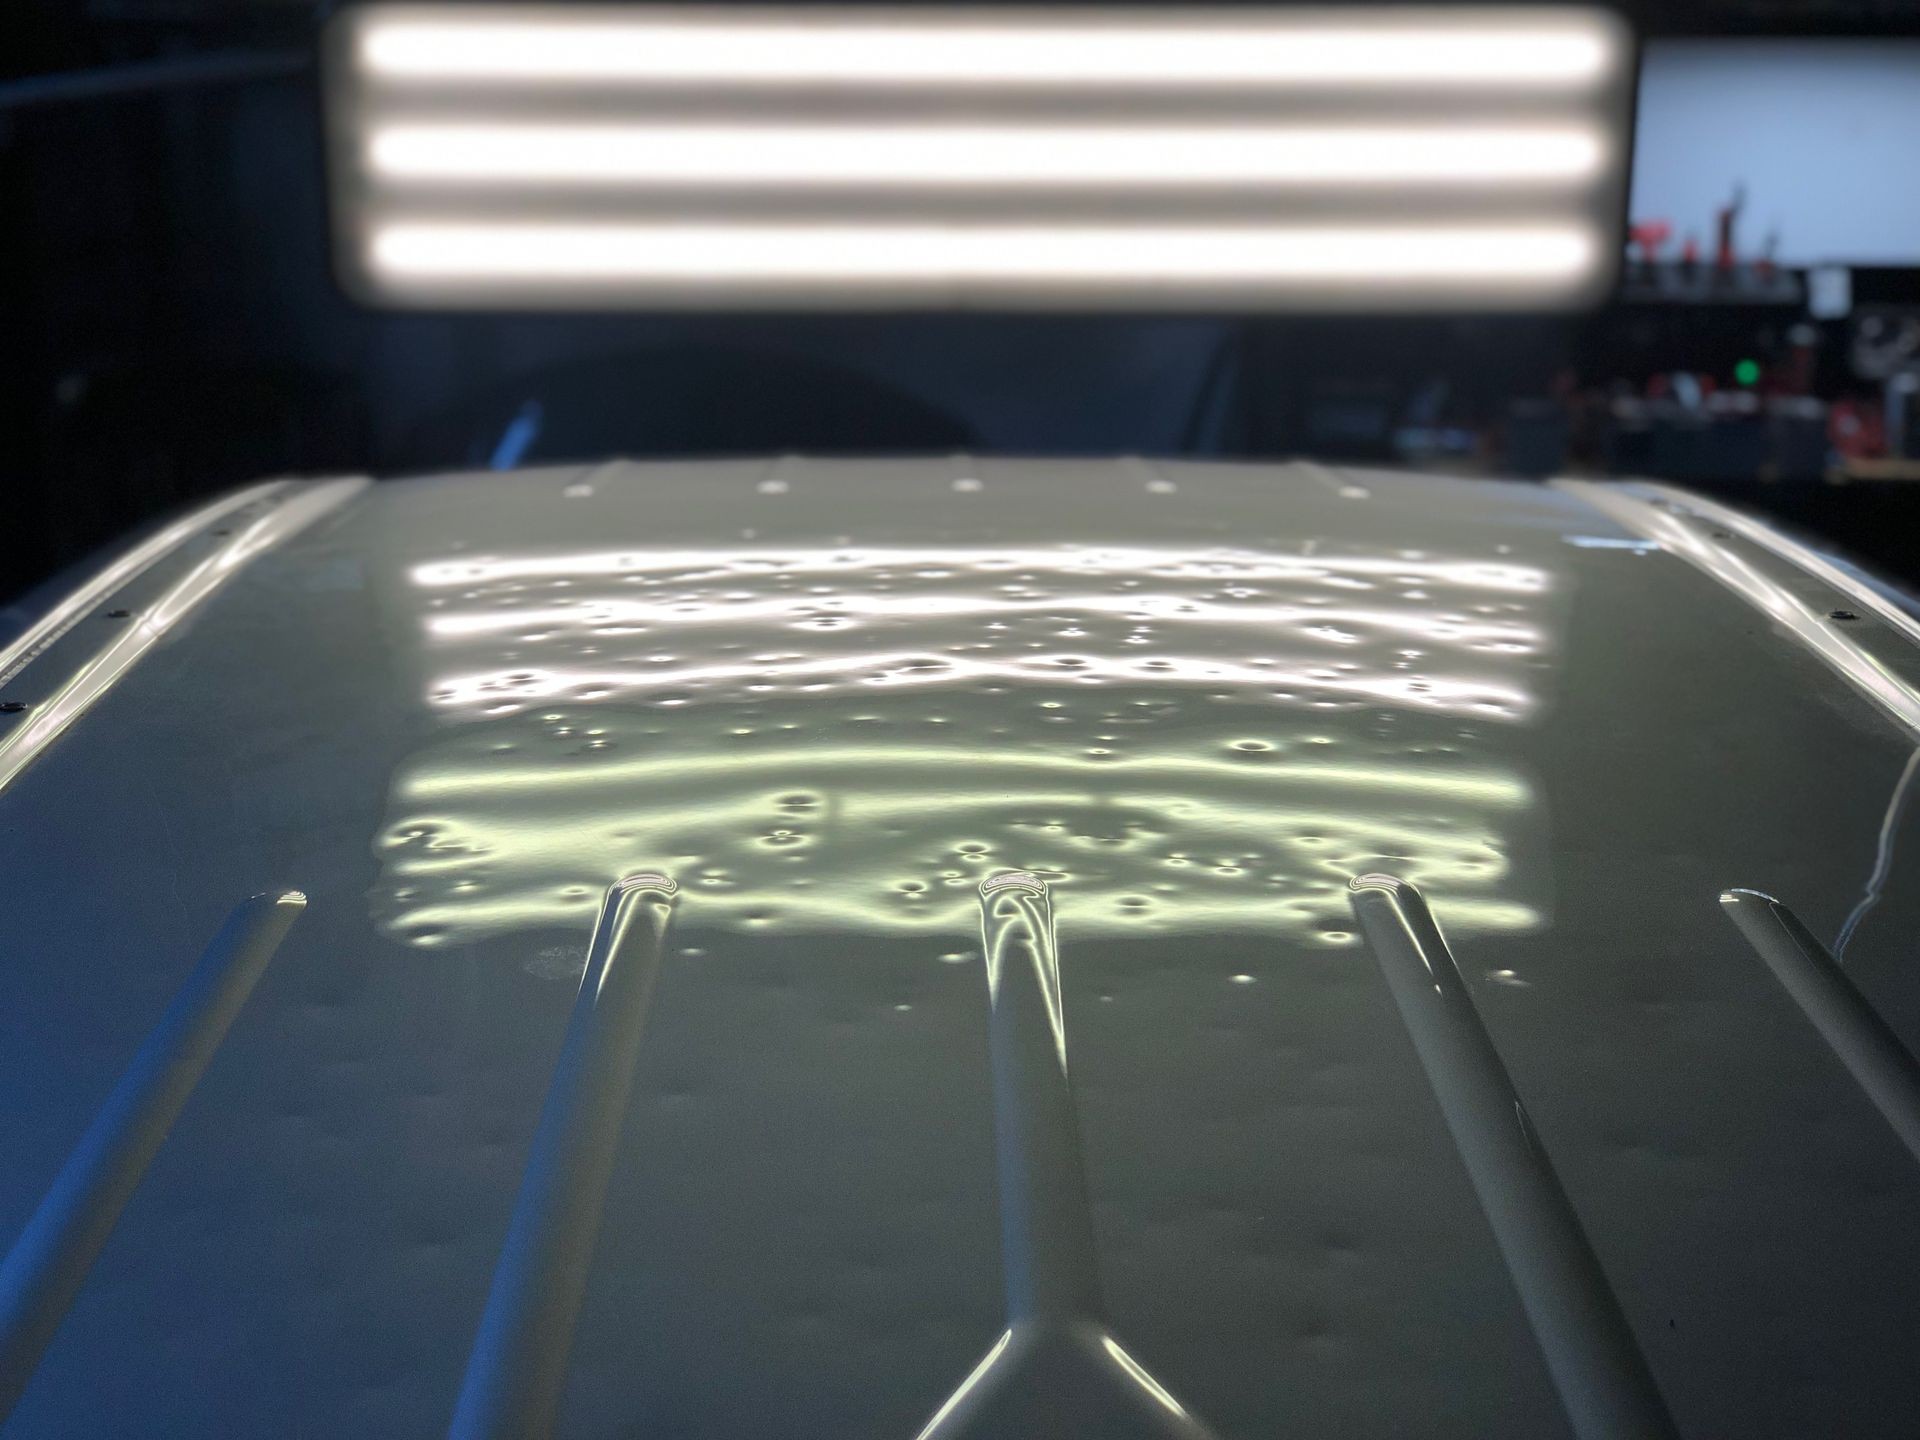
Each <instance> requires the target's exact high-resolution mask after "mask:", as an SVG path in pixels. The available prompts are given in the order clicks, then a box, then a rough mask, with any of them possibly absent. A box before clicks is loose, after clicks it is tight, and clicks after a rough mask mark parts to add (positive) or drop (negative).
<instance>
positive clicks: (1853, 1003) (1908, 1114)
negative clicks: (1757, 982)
mask: <svg viewBox="0 0 1920 1440" xmlns="http://www.w3.org/2000/svg"><path fill="white" fill-rule="evenodd" d="M1720 907H1721V909H1722V910H1723V911H1724V912H1725V913H1726V917H1727V918H1728V919H1729V920H1731V921H1732V922H1733V923H1734V925H1735V926H1736V927H1737V928H1738V929H1739V931H1740V933H1741V934H1742V935H1744V936H1745V937H1746V940H1747V943H1748V944H1749V945H1751V946H1752V947H1753V953H1754V954H1756V955H1758V956H1759V957H1760V958H1761V960H1763V961H1765V962H1766V966H1767V968H1768V969H1769V970H1771V971H1772V972H1773V974H1774V978H1775V979H1777V980H1779V982H1780V983H1781V984H1782V985H1783V986H1785V987H1786V991H1787V994H1789V995H1791V996H1792V997H1793V1002H1794V1004H1796V1005H1798V1006H1799V1007H1800V1012H1801V1014H1803V1015H1805V1016H1806V1017H1807V1019H1809V1020H1811V1021H1812V1022H1813V1028H1814V1029H1816V1030H1818V1031H1819V1032H1820V1035H1821V1038H1822V1039H1824V1040H1825V1041H1826V1042H1827V1044H1828V1045H1830V1046H1832V1047H1833V1053H1834V1054H1835V1055H1837V1056H1838V1057H1839V1058H1840V1063H1841V1064H1843V1065H1845V1066H1846V1067H1847V1069H1848V1071H1849V1072H1851V1073H1852V1075H1853V1078H1854V1079H1855V1080H1857V1081H1859V1083H1860V1088H1861V1089H1862V1090H1864V1091H1866V1092H1867V1098H1868V1099H1869V1100H1871V1101H1873V1103H1874V1106H1875V1108H1876V1109H1878V1110H1879V1112H1880V1113H1881V1114H1882V1115H1883V1116H1885V1117H1886V1121H1887V1124H1889V1125H1891V1126H1892V1127H1893V1129H1894V1133H1895V1134H1897V1135H1899V1137H1900V1139H1901V1141H1902V1142H1903V1143H1904V1144H1905V1145H1906V1147H1907V1149H1908V1150H1910V1151H1911V1152H1912V1153H1913V1156H1914V1158H1915V1159H1916V1160H1920V1061H1916V1060H1915V1059H1914V1057H1913V1052H1912V1051H1910V1050H1908V1049H1907V1047H1906V1046H1904V1045H1902V1044H1901V1043H1900V1037H1899V1036H1897V1035H1895V1034H1894V1033H1893V1030H1892V1029H1891V1028H1890V1027H1889V1026H1888V1024H1887V1022H1886V1021H1885V1020H1883V1019H1881V1018H1880V1015H1879V1012H1878V1011H1876V1010H1875V1009H1874V1008H1873V1006H1871V1005H1870V1004H1868V1003H1867V998H1866V996H1864V995H1862V994H1861V993H1860V990H1859V987H1857V986H1856V985H1855V984H1854V983H1853V981H1852V980H1850V979H1848V978H1847V972H1846V971H1845V970H1843V969H1841V968H1840V962H1839V961H1838V960H1836V959H1834V958H1833V956H1832V955H1831V954H1829V953H1828V951H1827V947H1826V946H1824V945H1822V944H1821V943H1820V942H1819V941H1818V940H1816V939H1814V937H1813V935H1812V933H1811V932H1810V931H1809V930H1808V929H1807V927H1806V926H1805V925H1803V924H1801V923H1800V917H1799V916H1797V915H1795V914H1794V913H1793V911H1791V910H1789V909H1788V908H1787V907H1786V906H1785V905H1782V904H1781V903H1780V902H1779V901H1778V900H1776V899H1774V898H1773V897H1772V896H1771V895H1763V894H1762V893H1761V892H1760V891H1758V890H1725V891H1722V892H1721V895H1720Z"/></svg>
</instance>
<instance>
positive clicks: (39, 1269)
mask: <svg viewBox="0 0 1920 1440" xmlns="http://www.w3.org/2000/svg"><path fill="white" fill-rule="evenodd" d="M306 903H307V898H306V896H304V895H302V894H300V893H299V892H298V891H297V890H290V891H288V892H287V893H286V894H284V895H256V896H254V897H253V898H252V899H251V900H248V901H247V902H246V903H245V904H243V905H241V906H240V908H239V909H237V910H235V911H234V912H233V915H232V917H231V918H230V919H229V920H228V921H227V923H226V925H225V927H224V928H223V929H222V930H221V931H220V933H219V934H218V935H217V936H215V937H214V941H213V943H212V945H210V946H209V947H208V948H207V952H206V954H204V955H203V956H201V957H200V963H199V965H197V966H196V967H195V968H194V972H193V974H192V975H191V976H189V977H188V979H187V983H186V985H185V986H184V987H183V988H182V989H181V991H180V994H179V995H178V996H176V997H175V999H174V1002H173V1004H172V1005H170V1006H168V1007H167V1013H166V1014H165V1015H163V1016H161V1018H160V1023H159V1025H157V1026H155V1027H154V1031H153V1033H152V1034H151V1035H149V1036H148V1037H147V1041H146V1043H145V1044H144V1045H142V1046H141V1047H140V1050H139V1053H138V1054H136V1055H135V1056H134V1057H133V1063H132V1064H131V1065H129V1066H128V1067H127V1073H126V1074H125V1075H123V1076H122V1077H121V1078H120V1083H119V1084H118V1085H116V1086H115V1087H114V1089H113V1093H112V1094H111V1095H109V1096H108V1097H107V1103H106V1104H105V1105H104V1106H103V1107H102V1108H101V1110H100V1113H99V1115H97V1116H96V1117H95V1118H94V1122H93V1124H92V1125H90V1126H88V1127H87V1133H86V1134H85V1135H83V1136H82V1137H81V1139H80V1144H79V1145H78V1146H77V1147H76V1148H75V1150H74V1152H73V1155H72V1156H71V1158H69V1159H68V1161H67V1163H66V1166H65V1168H64V1169H62V1170H61V1172H60V1175H59V1178H58V1179H56V1180H55V1181H54V1183H53V1188H52V1190H50V1191H49V1192H48V1193H47V1198H46V1199H45V1200H43V1201H42V1202H41V1204H40V1208H39V1209H38V1210H36V1211H34V1213H33V1218H32V1219H31V1220H29V1221H28V1222H27V1227H26V1229H25V1230H24V1231H23V1232H22V1233H21V1235H20V1237H19V1238H18V1239H17V1240H15V1241H14V1243H13V1247H12V1248H11V1249H10V1250H9V1251H8V1252H7V1256H6V1259H5V1261H3V1262H0V1424H4V1423H5V1420H6V1417H7V1414H8V1412H9V1411H11V1410H12V1408H13V1405H14V1402H15V1401H17V1400H18V1399H19V1398H20V1393H21V1391H23V1390H25V1389H26V1386H27V1382H28V1381H29V1380H30V1379H32V1377H33V1367H34V1365H35V1364H36V1363H38V1361H39V1359H40V1353H41V1351H43V1350H44V1349H45V1348H46V1346H47V1342H48V1341H49V1340H51V1339H52V1338H53V1335H54V1332H55V1331H56V1330H58V1329H59V1326H60V1319H61V1317H62V1316H63V1315H64V1314H65V1313H66V1309H67V1306H68V1305H70V1304H72V1303H73V1297H74V1296H75V1295H76V1294H78V1293H79V1291H80V1287H81V1285H83V1284H84V1283H85V1282H86V1278H87V1271H88V1270H89V1269H90V1268H91V1267H92V1265H93V1262H94V1259H95V1257H96V1256H98V1255H99V1253H100V1247H101V1246H103V1245H105V1244H106V1242H107V1237H108V1236H109V1235H110V1234H112V1233H113V1226H114V1222H115V1221H116V1220H118V1219H119V1218H120V1212H121V1210H123V1209H124V1208H125V1207H126V1203H127V1201H128V1200H129V1199H131V1198H132V1196H133V1192H134V1191H135V1190H136V1189H137V1188H139V1185H140V1179H141V1177H142V1176H143V1175H144V1174H145V1173H146V1169H147V1165H148V1164H149V1163H150V1162H151V1161H152V1159H153V1157H154V1155H155V1153H156V1152H157V1151H158V1150H159V1149H160V1146H161V1145H162V1144H163V1143H164V1142H165V1140H166V1138H167V1132H168V1130H170V1129H172V1128H173V1122H174V1121H175V1120H176V1119H178V1118H179V1115H180V1111H181V1109H182V1108H183V1107H184V1106H185V1105H186V1103H187V1101H188V1099H189V1098H190V1097H191V1096H192V1094H193V1087H194V1086H195V1084H197V1083H198V1082H199V1079H200V1076H201V1074H202V1073H203V1072H204V1071H205V1070H206V1068H207V1065H208V1064H209V1062H211V1061H212V1059H213V1055H214V1051H216V1050H217V1049H219V1047H220V1042H221V1040H223V1039H224V1038H225V1037H226V1033H227V1029H228V1027H229V1026H231V1025H232V1024H233V1021H234V1017H236V1016H237V1015H238V1014H239V1013H240V1007H241V1006H242V1005H245V1004H246V1003H247V996H249V995H250V994H252V993H253V987H254V985H255V983H257V982H258V980H259V979H260V975H261V972H262V971H264V970H265V969H266V968H267V962H268V961H270V960H271V959H273V955H274V952H275V951H276V950H278V949H279V948H280V942H281V941H282V940H284V939H286V936H287V931H288V930H290V929H291V928H292V927H293V922H294V921H295V920H297V919H298V918H299V916H300V912H301V910H303V909H305V908H306Z"/></svg>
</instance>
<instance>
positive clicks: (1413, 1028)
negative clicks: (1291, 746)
mask: <svg viewBox="0 0 1920 1440" xmlns="http://www.w3.org/2000/svg"><path fill="white" fill-rule="evenodd" d="M1351 888H1352V892H1353V893H1352V896H1351V899H1352V903H1353V912H1354V916H1355V918H1356V919H1357V920H1358V921H1359V923H1360V928H1361V929H1362V930H1363V931H1364V932H1365V934H1366V937H1367V941H1368V943H1369V944H1370V945H1371V946H1372V948H1373V953H1374V956H1375V958H1377V959H1378V960H1379V962H1380V969H1381V971H1382V972H1383V973H1384V974H1385V976H1386V980H1387V988H1388V989H1389V990H1390V991H1392V993H1393V999H1394V1003H1395V1004H1396V1005H1397V1006H1398V1007H1399V1009H1400V1018H1401V1019H1402V1021H1404V1022H1405V1024H1406V1027H1407V1033H1408V1035H1409V1036H1410V1037H1411V1038H1412V1040H1413V1046H1414V1049H1415V1050H1416V1051H1417V1052H1418V1054H1419V1056H1420V1064H1421V1066H1422V1067H1423V1068H1424V1069H1425V1070H1426V1072H1427V1081H1428V1083H1429V1084H1430V1085H1431V1086H1432V1087H1433V1093H1434V1096H1435V1098H1436V1099H1437V1100H1438V1101H1439V1102H1440V1110H1441V1113H1442V1114H1443V1115H1444V1116H1445V1117H1446V1121H1447V1128H1448V1130H1449V1131H1451V1132H1452V1135H1453V1141H1454V1144H1455V1146H1456V1147H1457V1148H1458V1150H1459V1152H1460V1158H1461V1159H1462V1160H1463V1161H1464V1162H1465V1163H1466V1167H1467V1175H1468V1178H1469V1179H1471V1180H1472V1182H1473V1188H1474V1191H1475V1193H1476V1194H1478V1195H1479V1197H1480V1206H1481V1209H1482V1210H1484V1211H1485V1212H1486V1216H1487V1221H1488V1223H1489V1224H1490V1225H1491V1226H1492V1228H1493V1237H1494V1240H1495V1241H1496V1242H1497V1243H1498V1244H1499V1246H1500V1253H1501V1255H1502V1256H1503V1257H1504V1258H1505V1260H1506V1262H1507V1270H1508V1273H1509V1274H1510V1275H1511V1276H1512V1277H1513V1284H1514V1289H1516V1290H1517V1291H1518V1292H1519V1294H1520V1303H1521V1305H1522V1306H1523V1307H1524V1308H1525V1310H1526V1312H1527V1319H1528V1320H1529V1321H1530V1322H1531V1324H1532V1326H1533V1333H1534V1335H1535V1337H1536V1338H1537V1339H1538V1341H1539V1343H1540V1349H1541V1351H1542V1352H1543V1353H1544V1355H1545V1357H1546V1362H1547V1371H1548V1373H1549V1374H1550V1375H1551V1376H1552V1377H1553V1383H1554V1387H1555V1389H1557V1390H1558V1391H1559V1394H1560V1401H1561V1404H1562V1405H1563V1406H1564V1407H1565V1409H1566V1412H1567V1418H1568V1420H1570V1421H1571V1422H1572V1424H1573V1429H1574V1433H1575V1434H1576V1435H1578V1436H1580V1437H1581V1440H1627V1437H1645V1440H1656V1437H1657V1440H1673V1437H1674V1436H1675V1434H1676V1432H1675V1430H1674V1428H1673V1421H1672V1420H1671V1419H1670V1418H1669V1417H1668V1415H1667V1408H1666V1404H1665V1402H1664V1401H1663V1400H1662V1399H1661V1397H1660V1392H1659V1389H1658V1388H1657V1387H1656V1386H1655V1385H1654V1382H1653V1376H1652V1375H1651V1374H1650V1373H1649V1372H1648V1370H1647V1365H1646V1361H1645V1360H1644V1359H1643V1358H1642V1357H1641V1354H1640V1350H1639V1347H1638V1346H1637V1345H1636V1344H1635V1343H1634V1339H1633V1332H1632V1330H1631V1329H1630V1328H1629V1327H1628V1325H1627V1321H1626V1317H1625V1316H1624V1315H1622V1314H1621V1312H1620V1305H1619V1302H1618V1301H1617V1300H1616V1299H1615V1298H1614V1294H1613V1290H1612V1288H1611V1287H1610V1286H1609V1285H1608V1284H1607V1277H1606V1274H1605V1272H1604V1271H1602V1270H1601V1268H1600V1261H1599V1259H1598V1258H1597V1257H1596V1256H1595V1255H1594V1253H1593V1247H1592V1245H1590V1244H1589V1243H1588V1241H1587V1237H1586V1234H1585V1232H1584V1231H1583V1230H1582V1229H1581V1228H1580V1220H1579V1217H1578V1216H1577V1215H1575V1213H1574V1209H1573V1205H1572V1202H1570V1201H1569V1200H1568V1199H1567V1193H1566V1191H1565V1190H1564V1189H1563V1188H1562V1187H1561V1184H1560V1180H1559V1177H1558V1176H1557V1175H1555V1174H1554V1171H1553V1165H1552V1163H1551V1162H1550V1161H1549V1160H1548V1158H1547V1154H1546V1151H1545V1150H1544V1149H1542V1148H1541V1145H1540V1141H1539V1138H1538V1137H1537V1136H1536V1135H1535V1134H1534V1130H1533V1125H1532V1122H1531V1121H1529V1120H1528V1118H1527V1112H1526V1110H1525V1108H1524V1107H1523V1106H1522V1105H1521V1103H1520V1096H1519V1095H1518V1093H1517V1092H1516V1091H1515V1090H1514V1088H1513V1081H1512V1080H1511V1079H1510V1078H1509V1077H1508V1075H1507V1069H1506V1066H1505V1065H1503V1064H1502V1063H1501V1061H1500V1055H1499V1052H1498V1051H1496V1050H1495V1049H1494V1046H1493V1041H1492V1039H1491V1038H1489V1036H1488V1035H1487V1030H1486V1026H1485V1025H1484V1024H1483V1023H1482V1022H1481V1019H1480V1016H1479V1014H1478V1012H1477V1011H1475V1009H1474V1007H1473V997H1472V994H1471V993H1470V992H1469V991H1468V989H1467V985H1466V981H1465V980H1464V979H1463V978H1462V977H1461V974H1460V967H1459V965H1458V964H1457V963H1456V962H1455V960H1454V958H1453V954H1452V952H1451V951H1449V950H1448V949H1447V942H1446V940H1445V939H1444V938H1443V937H1442V935H1441V934H1440V927H1439V926H1438V925H1437V924H1435V923H1434V919H1433V916H1432V914H1431V912H1429V911H1428V909H1427V905H1426V902H1425V901H1424V900H1423V899H1421V897H1420V893H1419V891H1417V890H1415V889H1414V888H1413V886H1411V885H1409V884H1407V883H1406V882H1405V881H1403V880H1399V879H1396V878H1395V877H1393V876H1391V875H1362V876H1360V877H1358V878H1357V879H1355V880H1354V881H1353V882H1352V886H1351Z"/></svg>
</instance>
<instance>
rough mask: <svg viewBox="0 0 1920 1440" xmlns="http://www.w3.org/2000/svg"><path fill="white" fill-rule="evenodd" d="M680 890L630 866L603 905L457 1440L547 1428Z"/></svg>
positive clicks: (464, 1396)
mask: <svg viewBox="0 0 1920 1440" xmlns="http://www.w3.org/2000/svg"><path fill="white" fill-rule="evenodd" d="M676 889H677V887H676V886H675V884H674V882H673V881H672V880H670V879H668V878H667V877H666V876H664V875H659V874H652V873H647V874H639V875H629V876H628V877H627V878H626V879H624V880H621V881H620V882H618V883H617V884H615V885H614V886H612V887H611V888H610V889H609V890H608V891H607V895H606V899H605V901H604V902H603V903H602V904H601V907H600V918H599V922H598V923H597V924H596V925H595V926H594V931H593V940H592V943H591V944H590V945H589V946H588V949H587V968H586V973H585V974H583V975H582V976H581V978H580V994H579V998H578V999H576V1000H575V1002H574V1006H573V1016H572V1018H571V1019H570V1020H569V1021H568V1023H567V1036H566V1040H565V1042H564V1043H563V1044H562V1046H561V1048H560V1059H559V1061H558V1063H557V1064H556V1065H555V1066H554V1072H553V1082H552V1084H551V1085H550V1086H549V1087H548V1090H547V1098H546V1103H545V1104H544V1105H543V1106H542V1107H541V1111H540V1125H539V1128H538V1129H537V1130H536V1131H535V1132H534V1137H533V1147H532V1150H531V1152H530V1153H529V1154H528V1156H527V1166H526V1171H525V1174H524V1175H523V1177H522V1179H521V1182H520V1197H519V1199H518V1200H517V1201H516V1202H515V1204H514V1209H513V1221H512V1223H511V1225H510V1226H509V1227H508V1230H507V1240H506V1244H505V1246H504V1247H503V1248H502V1249H501V1252H500V1259H499V1262H498V1264H497V1265H496V1266H495V1268H494V1272H493V1288H492V1290H491V1291H490V1292H489V1294H488V1296H487V1308H486V1312H485V1314H484V1315H483V1316H482V1317H481V1320H480V1331H479V1334H478V1336H477V1337H476V1338H475V1340H474V1344H473V1353H472V1355H471V1356H470V1357H469V1358H468V1361H467V1375H466V1380H465V1382H464V1383H463V1384H462V1385H461V1388H460V1401H459V1405H458V1407H457V1408H456V1410H455V1412H454V1417H453V1424H452V1427H451V1429H450V1430H449V1432H448V1433H449V1434H450V1435H452V1436H454V1437H456V1440H482V1437H486V1440H503V1437H508V1436H512V1437H515V1440H526V1437H534V1436H544V1435H547V1434H549V1433H551V1431H552V1429H553V1422H554V1417H555V1415H556V1414H557V1412H558V1410H559V1408H560V1395H561V1391H562V1388H563V1387H564V1385H565V1383H566V1377H567V1359H568V1356H569V1354H570V1352H571V1351H572V1348H573V1328H574V1322H575V1320H576V1319H577V1317H578V1315H579V1311H580V1301H581V1297H582V1296H583V1295H584V1294H585V1292H586V1287H587V1268H588V1266H589V1264H590V1263H591V1261H592V1259H593V1247H594V1241H595V1239H596V1237H597V1236H598V1234H599V1230H600V1209H601V1205H602V1204H603V1203H604V1201H605V1199H606V1189H607V1180H608V1178H609V1176H610V1175H611V1174H612V1172H613V1159H614V1154H615V1151H616V1149H617V1147H618V1143H619V1139H620V1128H621V1123H622V1121H623V1120H624V1119H625V1117H626V1111H627V1099H628V1095H629V1093H630V1092H631V1090H632V1087H633V1072H634V1067H635V1066H636V1064H637V1063H638V1061H639V1058H640V1040H641V1036H642V1033H643V1032H644V1030H645V1026H646V1017H647V1005H648V1001H649V1000H650V998H651V997H652V994H653V984H654V980H655V977H656V976H657V975H658V974H659V971H660V955H661V949H662V946H663V944H664V943H665V940H666V934H667V924H668V921H669V920H670V918H671V916H672V910H673V897H674V893H675V891H676Z"/></svg>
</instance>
